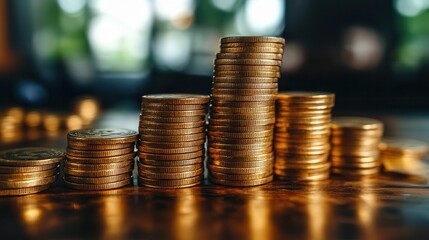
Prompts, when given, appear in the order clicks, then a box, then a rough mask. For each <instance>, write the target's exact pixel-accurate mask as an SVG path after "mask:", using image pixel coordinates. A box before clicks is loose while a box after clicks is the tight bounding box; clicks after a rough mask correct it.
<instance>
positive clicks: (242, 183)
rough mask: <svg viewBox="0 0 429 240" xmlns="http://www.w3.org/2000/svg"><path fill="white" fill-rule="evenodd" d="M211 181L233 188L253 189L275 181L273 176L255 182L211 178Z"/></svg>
mask: <svg viewBox="0 0 429 240" xmlns="http://www.w3.org/2000/svg"><path fill="white" fill-rule="evenodd" d="M210 181H211V182H213V183H216V184H220V185H226V186H232V187H253V186H258V185H263V184H266V183H269V182H272V181H273V175H271V176H267V177H264V178H260V179H255V180H241V181H235V180H226V179H218V178H214V177H211V176H210Z"/></svg>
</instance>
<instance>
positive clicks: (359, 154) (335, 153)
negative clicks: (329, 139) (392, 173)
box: [331, 148, 379, 157]
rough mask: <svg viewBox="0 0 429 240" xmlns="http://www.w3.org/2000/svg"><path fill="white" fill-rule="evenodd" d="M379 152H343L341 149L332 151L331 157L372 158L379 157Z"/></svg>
mask: <svg viewBox="0 0 429 240" xmlns="http://www.w3.org/2000/svg"><path fill="white" fill-rule="evenodd" d="M378 154H379V152H378V149H377V150H373V151H353V152H351V151H343V150H340V149H334V148H332V149H331V156H337V157H342V156H354V157H371V156H378Z"/></svg>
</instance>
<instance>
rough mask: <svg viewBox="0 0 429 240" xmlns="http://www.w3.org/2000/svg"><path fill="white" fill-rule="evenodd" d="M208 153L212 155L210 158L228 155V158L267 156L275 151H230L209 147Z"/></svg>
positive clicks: (269, 149) (262, 149)
mask: <svg viewBox="0 0 429 240" xmlns="http://www.w3.org/2000/svg"><path fill="white" fill-rule="evenodd" d="M208 151H209V153H210V156H213V155H212V154H214V155H226V156H232V157H236V156H239V157H240V156H252V155H258V154H267V153H271V152H272V151H273V149H272V148H259V149H249V150H245V151H244V150H243V151H237V150H230V149H221V148H213V147H209V148H208Z"/></svg>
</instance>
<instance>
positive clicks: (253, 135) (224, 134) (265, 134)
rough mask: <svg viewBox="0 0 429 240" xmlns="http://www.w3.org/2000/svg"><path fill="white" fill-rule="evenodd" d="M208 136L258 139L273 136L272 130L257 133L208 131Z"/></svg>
mask: <svg viewBox="0 0 429 240" xmlns="http://www.w3.org/2000/svg"><path fill="white" fill-rule="evenodd" d="M208 134H209V135H210V136H214V137H223V138H260V137H269V136H273V130H265V131H258V132H215V131H209V133H208Z"/></svg>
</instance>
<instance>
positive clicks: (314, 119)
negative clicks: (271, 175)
mask: <svg viewBox="0 0 429 240" xmlns="http://www.w3.org/2000/svg"><path fill="white" fill-rule="evenodd" d="M334 98H335V96H334V94H331V93H324V92H301V91H296V92H281V93H279V95H278V96H277V101H276V125H275V137H274V144H275V155H276V157H275V164H274V172H275V174H276V176H277V177H278V178H279V179H282V180H294V181H319V180H325V179H327V178H329V175H330V165H331V164H330V163H329V162H328V156H329V149H330V144H329V136H330V132H331V110H332V108H333V106H334Z"/></svg>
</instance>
